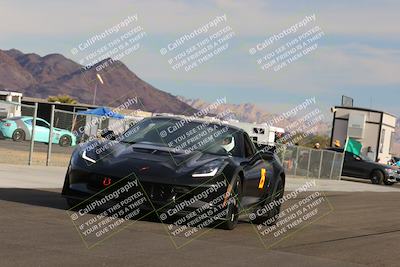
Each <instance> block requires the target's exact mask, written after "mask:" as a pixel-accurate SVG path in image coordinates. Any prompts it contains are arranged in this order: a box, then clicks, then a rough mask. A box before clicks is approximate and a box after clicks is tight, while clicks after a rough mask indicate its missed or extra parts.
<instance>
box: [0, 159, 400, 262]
mask: <svg viewBox="0 0 400 267" xmlns="http://www.w3.org/2000/svg"><path fill="white" fill-rule="evenodd" d="M19 167H21V168H22V169H20V170H18V169H17V168H16V169H12V166H11V165H0V170H2V172H1V171H0V182H4V181H5V177H9V178H10V179H11V178H12V177H11V176H10V175H9V173H10V172H13V173H14V176H13V177H14V178H15V179H18V177H25V181H22V182H21V184H20V185H21V188H12V187H7V186H4V185H5V183H6V182H4V183H3V184H0V187H1V188H0V210H1V211H2V212H1V213H0V222H1V228H0V238H1V242H0V266H70V265H72V264H73V265H77V266H244V265H246V266H363V265H364V266H365V265H369V266H399V262H400V254H399V253H397V246H398V244H399V243H400V225H399V224H398V221H399V220H400V209H399V207H398V201H399V196H400V195H399V188H398V187H396V186H395V187H391V190H389V191H390V192H389V191H386V189H387V188H388V187H385V186H376V185H370V184H364V183H358V182H349V181H347V182H338V181H331V182H332V184H324V185H323V187H321V188H324V187H330V188H332V186H334V184H333V182H336V186H337V187H336V189H337V190H339V191H332V190H324V191H321V192H322V193H323V194H324V196H325V197H326V199H327V200H328V201H329V203H330V205H331V208H332V209H331V210H330V211H329V212H325V213H324V214H323V215H324V216H321V218H319V219H318V220H315V221H313V222H312V223H307V224H302V225H299V226H296V227H294V228H293V229H291V230H290V235H285V238H282V239H281V240H280V242H278V243H276V244H275V245H274V246H272V247H269V243H268V242H269V241H268V239H266V240H261V239H260V236H259V235H258V234H257V232H256V229H255V227H254V226H253V225H252V224H251V223H250V222H249V221H248V219H247V218H246V217H242V218H241V221H240V224H239V225H238V226H237V228H236V229H235V230H233V231H226V230H221V229H207V231H206V233H205V234H204V235H202V236H199V237H197V238H196V239H193V240H190V242H188V243H187V244H185V245H184V246H182V247H180V248H178V249H177V248H176V246H175V245H174V242H173V241H172V240H171V236H170V235H169V234H168V233H167V231H166V229H165V227H164V225H163V224H162V223H160V222H159V221H157V220H156V219H155V218H154V216H151V217H146V218H145V219H142V220H140V221H132V224H130V225H129V226H128V227H127V228H125V229H123V230H122V231H120V232H118V233H116V234H115V235H113V236H112V237H111V238H109V239H107V240H104V241H102V242H101V243H99V244H98V245H96V246H95V247H93V248H90V249H88V248H87V247H86V246H85V244H84V242H83V241H82V239H81V237H80V235H79V233H78V232H77V229H76V228H75V227H74V225H73V223H72V221H71V219H70V217H69V214H68V213H67V211H66V210H67V206H66V204H65V201H64V199H63V198H62V197H61V196H60V190H61V189H60V187H61V184H60V181H62V178H60V175H61V174H62V173H63V171H65V169H63V168H52V169H48V172H46V175H43V177H44V179H43V181H42V184H39V185H36V184H35V182H34V181H35V179H36V180H37V179H38V178H40V177H39V174H40V172H41V171H42V169H41V167H33V168H32V167H22V166H18V168H19ZM42 168H43V167H42ZM18 172H19V173H20V175H19V176H18V174H17V173H18ZM42 173H43V172H42ZM29 174H32V177H34V178H35V179H33V181H32V177H31V176H30V175H29ZM51 179H53V182H52V184H48V186H47V187H48V188H44V185H46V184H47V182H48V181H50V182H51ZM290 181H291V182H289V187H291V188H295V187H296V186H297V185H299V184H301V182H299V181H298V180H293V179H291V180H290ZM7 183H8V182H7ZM57 184H58V186H57ZM350 184H351V186H353V187H354V188H358V187H359V186H361V187H364V186H371V187H374V188H375V189H374V190H372V189H371V187H368V188H367V189H366V188H365V187H364V189H363V190H358V191H357V192H356V191H355V192H346V190H341V188H342V189H344V188H346V186H350ZM24 186H25V187H26V188H23V187H24ZM41 186H42V187H41ZM52 186H53V187H54V188H51V187H52ZM29 187H30V188H29ZM384 189H385V190H384ZM288 190H289V189H288ZM288 193H289V191H288ZM262 241H263V242H262Z"/></svg>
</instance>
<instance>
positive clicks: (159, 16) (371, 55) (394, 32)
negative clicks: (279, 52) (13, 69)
mask: <svg viewBox="0 0 400 267" xmlns="http://www.w3.org/2000/svg"><path fill="white" fill-rule="evenodd" d="M399 10H400V2H399V1H388V0H383V1H378V0H376V1H372V0H355V1H343V0H339V1H327V0H325V1H304V0H300V1H291V2H288V1H284V2H283V1H255V0H250V1H228V0H215V1H211V0H207V1H171V0H164V1H155V0H148V1H122V0H117V1H105V0H100V1H75V0H70V1H54V0H53V1H52V0H37V1H19V0H13V1H3V0H0V18H1V22H2V23H0V32H1V35H0V43H1V47H0V48H1V49H10V48H16V49H19V50H21V51H23V52H34V53H38V54H40V55H45V54H48V53H61V54H63V55H65V56H66V57H69V58H71V59H74V60H76V61H78V60H79V57H76V56H74V55H72V54H71V52H70V50H71V48H73V47H75V46H76V45H77V44H79V43H80V42H82V41H84V40H86V39H87V38H89V37H91V36H92V35H93V34H94V33H98V32H102V31H104V29H107V28H109V27H111V26H113V25H115V24H116V23H118V22H120V21H121V20H122V19H123V18H125V17H127V16H129V15H133V14H138V16H139V21H138V24H139V25H141V26H142V27H143V28H144V30H145V31H146V33H147V36H146V37H145V38H144V39H143V41H142V42H141V45H142V48H141V49H140V50H139V51H138V52H137V53H135V54H133V55H130V56H127V57H125V58H124V59H123V60H122V61H123V62H124V63H125V64H127V65H128V67H129V68H130V69H131V70H132V71H133V72H135V73H136V74H137V75H138V76H139V77H141V78H142V79H144V80H145V81H147V82H149V83H151V84H153V85H154V86H156V87H157V88H159V89H161V90H164V91H167V92H170V93H172V94H175V95H183V96H185V97H190V98H202V99H205V100H208V101H212V100H215V99H216V98H220V97H223V96H227V100H228V101H229V102H232V103H244V102H251V103H256V104H258V105H260V106H262V107H264V108H265V109H266V110H267V111H273V112H279V111H284V110H286V109H289V108H290V107H291V106H293V105H296V104H298V103H300V102H302V101H304V99H306V98H309V97H313V96H315V97H317V100H318V101H319V103H320V105H321V106H322V107H326V108H327V109H328V108H329V107H330V106H332V105H336V104H339V103H340V98H341V95H342V94H346V95H349V96H352V97H354V98H355V103H356V105H357V106H362V107H372V108H375V109H383V110H385V111H388V112H392V113H394V114H395V115H400V106H399V105H398V101H399V100H398V97H397V96H398V95H399V93H398V92H399V86H400V75H399V71H400V28H399V27H398V25H400V17H399V16H398V11H399ZM223 14H226V15H227V18H228V19H227V22H226V23H227V25H230V26H231V27H232V28H233V30H234V32H235V34H236V36H235V37H234V39H232V40H230V43H229V49H228V50H227V51H225V52H224V53H223V54H221V55H219V56H217V57H215V58H213V59H212V60H210V61H209V62H206V63H205V64H203V65H201V66H200V67H198V68H197V69H195V70H193V71H191V72H189V73H187V72H184V71H183V72H182V71H174V70H172V69H171V68H170V66H169V65H168V63H167V58H166V57H163V56H162V55H160V53H159V50H160V48H161V47H163V46H165V45H166V44H168V43H170V42H172V41H173V40H175V39H176V38H178V37H179V36H181V35H182V34H185V33H189V32H191V31H193V30H194V29H195V28H197V27H199V26H200V25H203V24H204V23H206V22H208V21H210V20H211V19H213V18H214V17H215V16H218V15H223ZM312 14H315V15H316V21H315V23H314V24H315V25H318V26H320V27H321V28H322V30H323V31H324V33H325V36H323V38H322V39H321V40H320V41H318V49H317V50H316V51H314V52H313V53H311V54H309V55H307V56H305V57H303V58H301V59H299V60H298V61H296V62H294V63H292V64H291V65H289V66H288V67H287V68H285V69H283V70H281V71H279V72H273V71H267V72H266V71H262V70H261V69H260V68H259V67H258V66H257V64H256V63H255V57H252V56H250V55H249V53H248V49H249V48H250V47H252V46H254V45H255V44H257V43H259V42H261V41H263V40H264V39H266V38H267V37H269V36H271V35H272V34H275V33H279V32H281V31H282V30H284V29H286V28H287V27H290V26H291V25H292V24H294V23H296V22H298V21H300V20H302V19H303V18H304V16H306V15H312Z"/></svg>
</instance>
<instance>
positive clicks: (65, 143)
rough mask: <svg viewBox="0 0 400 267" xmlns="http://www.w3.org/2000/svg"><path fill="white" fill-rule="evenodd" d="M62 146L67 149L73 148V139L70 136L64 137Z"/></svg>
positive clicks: (61, 138)
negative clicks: (68, 147) (67, 147)
mask: <svg viewBox="0 0 400 267" xmlns="http://www.w3.org/2000/svg"><path fill="white" fill-rule="evenodd" d="M59 144H60V146H62V147H66V146H71V144H72V139H71V137H70V136H68V135H63V136H61V137H60V141H59Z"/></svg>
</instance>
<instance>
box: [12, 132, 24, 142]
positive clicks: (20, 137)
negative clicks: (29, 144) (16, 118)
mask: <svg viewBox="0 0 400 267" xmlns="http://www.w3.org/2000/svg"><path fill="white" fill-rule="evenodd" d="M12 139H13V140H14V141H15V142H22V141H24V140H25V132H24V130H22V129H16V130H15V131H14V132H13V134H12Z"/></svg>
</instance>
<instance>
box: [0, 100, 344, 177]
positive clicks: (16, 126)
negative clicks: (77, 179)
mask: <svg viewBox="0 0 400 267" xmlns="http://www.w3.org/2000/svg"><path fill="white" fill-rule="evenodd" d="M0 104H1V103H0ZM10 105H14V106H13V109H14V110H19V109H20V113H21V115H22V116H24V117H23V118H19V119H15V118H14V119H13V118H8V119H7V121H8V120H10V122H9V123H6V124H4V123H2V124H1V125H2V126H1V127H2V128H0V130H1V132H3V136H0V137H2V138H1V139H2V140H0V163H11V164H37V165H52V166H67V165H68V162H69V159H70V157H71V154H72V152H73V150H74V149H75V147H76V146H77V145H80V144H82V143H84V142H87V141H90V140H92V139H96V138H102V137H104V136H106V135H108V134H109V133H110V131H112V132H113V133H114V134H116V135H118V134H121V133H123V132H125V131H126V130H127V129H128V128H129V127H131V126H132V125H133V124H135V123H136V122H137V121H138V118H135V117H132V116H125V117H124V118H112V117H104V116H99V115H92V114H84V112H70V111H64V110H56V109H54V106H53V107H52V110H51V118H50V121H49V122H48V121H46V120H44V119H43V118H40V117H38V116H36V114H37V106H29V105H23V104H19V105H16V104H10ZM0 116H1V114H0ZM4 119H6V118H4ZM3 122H4V120H3ZM34 122H35V123H34ZM33 124H34V125H35V127H34V128H35V130H34V132H35V134H34V140H35V142H33V141H32V132H33V131H32V129H33V127H32V126H33ZM7 125H8V126H7ZM50 137H51V141H50V142H49V138H50ZM276 153H277V155H278V157H279V158H280V160H281V162H282V164H283V166H284V168H285V170H286V174H287V175H288V176H296V177H307V178H315V179H330V180H338V179H340V177H341V172H342V165H343V159H344V154H343V153H337V152H334V151H327V150H317V149H311V148H305V147H298V146H285V145H280V146H278V147H277V148H276Z"/></svg>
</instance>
